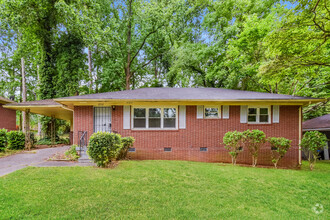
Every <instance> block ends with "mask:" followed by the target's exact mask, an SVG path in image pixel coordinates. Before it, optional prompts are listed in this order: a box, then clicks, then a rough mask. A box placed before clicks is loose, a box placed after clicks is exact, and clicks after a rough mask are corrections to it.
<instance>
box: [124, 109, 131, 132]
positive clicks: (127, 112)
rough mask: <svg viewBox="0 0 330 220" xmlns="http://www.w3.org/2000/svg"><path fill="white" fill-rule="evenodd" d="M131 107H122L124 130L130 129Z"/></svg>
mask: <svg viewBox="0 0 330 220" xmlns="http://www.w3.org/2000/svg"><path fill="white" fill-rule="evenodd" d="M130 110H131V106H129V105H124V115H123V127H124V129H130V125H131V111H130Z"/></svg>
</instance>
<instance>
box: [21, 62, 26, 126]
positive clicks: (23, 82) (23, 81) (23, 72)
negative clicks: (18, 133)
mask: <svg viewBox="0 0 330 220" xmlns="http://www.w3.org/2000/svg"><path fill="white" fill-rule="evenodd" d="M21 68H22V101H23V102H26V77H25V64H24V58H23V57H22V58H21ZM22 116H23V120H22V123H23V126H22V128H23V129H22V131H23V132H25V127H26V126H25V123H26V114H25V112H24V111H23V112H22Z"/></svg>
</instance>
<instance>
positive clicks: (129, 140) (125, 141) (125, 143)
mask: <svg viewBox="0 0 330 220" xmlns="http://www.w3.org/2000/svg"><path fill="white" fill-rule="evenodd" d="M134 142H135V139H134V138H133V137H123V138H121V143H122V147H121V148H120V150H119V152H118V156H117V160H123V159H126V156H127V153H128V149H129V148H130V147H132V146H133V143H134Z"/></svg>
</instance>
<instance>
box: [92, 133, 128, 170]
mask: <svg viewBox="0 0 330 220" xmlns="http://www.w3.org/2000/svg"><path fill="white" fill-rule="evenodd" d="M121 148H122V143H121V136H120V135H119V134H115V133H108V132H97V133H94V134H92V136H91V137H90V139H89V144H88V152H87V153H88V155H89V156H90V157H91V159H92V160H93V161H94V163H96V164H97V166H99V167H107V166H109V165H110V163H111V161H113V160H115V159H116V158H117V155H118V153H119V151H120V149H121Z"/></svg>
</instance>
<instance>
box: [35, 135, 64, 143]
mask: <svg viewBox="0 0 330 220" xmlns="http://www.w3.org/2000/svg"><path fill="white" fill-rule="evenodd" d="M55 144H70V139H69V138H60V137H59V136H56V138H55ZM36 145H52V140H51V138H50V137H44V138H41V139H40V140H39V141H38V142H36Z"/></svg>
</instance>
